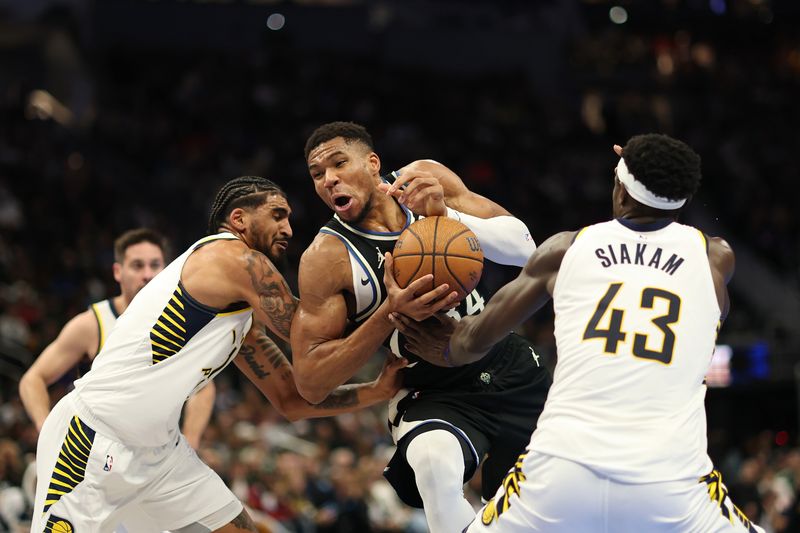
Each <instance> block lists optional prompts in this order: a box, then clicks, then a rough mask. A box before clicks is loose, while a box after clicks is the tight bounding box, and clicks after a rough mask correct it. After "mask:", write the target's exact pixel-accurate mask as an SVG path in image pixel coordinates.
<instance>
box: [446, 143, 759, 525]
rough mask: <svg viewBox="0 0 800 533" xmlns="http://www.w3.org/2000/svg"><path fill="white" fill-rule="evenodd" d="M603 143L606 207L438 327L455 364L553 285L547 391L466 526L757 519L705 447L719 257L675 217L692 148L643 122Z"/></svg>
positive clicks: (473, 356)
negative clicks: (448, 331)
mask: <svg viewBox="0 0 800 533" xmlns="http://www.w3.org/2000/svg"><path fill="white" fill-rule="evenodd" d="M615 150H616V152H617V154H618V155H620V156H621V159H620V160H619V163H618V164H617V167H616V171H615V180H614V192H613V196H612V200H613V202H612V203H613V213H614V216H615V217H616V218H615V220H611V221H609V222H604V223H601V224H595V225H593V226H589V227H587V228H584V229H583V230H581V231H579V232H564V233H559V234H557V235H555V236H553V237H551V238H550V239H548V240H547V241H546V242H545V243H543V244H542V246H541V247H540V248H539V249H538V250H537V251H536V253H535V254H534V255H533V256H532V257H531V259H530V261H528V264H527V265H526V266H525V268H524V270H523V272H522V273H521V274H520V276H519V277H518V278H517V279H516V280H515V281H513V282H511V283H510V284H508V285H506V286H505V287H504V288H502V289H501V290H500V291H498V292H497V294H496V295H495V296H494V297H493V298H492V300H491V301H490V302H489V304H488V305H487V306H486V309H485V310H484V312H483V313H481V315H480V316H478V317H475V318H474V319H472V318H471V319H467V320H464V321H462V322H461V323H460V324H459V325H458V326H457V328H456V331H455V334H454V335H453V337H452V339H451V351H450V357H451V359H452V361H453V362H454V363H456V364H471V363H472V362H473V361H476V360H480V358H481V357H483V356H484V354H486V353H487V352H488V350H489V349H490V347H491V345H492V343H493V342H495V341H496V340H497V339H500V338H502V337H503V336H504V335H505V334H506V333H507V332H508V331H509V330H511V329H512V328H514V327H516V326H517V325H518V324H519V323H521V322H522V321H523V320H525V319H526V318H527V317H528V316H530V314H531V313H533V312H534V311H535V310H537V309H538V308H540V307H541V306H542V305H543V304H544V303H545V302H547V300H549V299H550V297H551V296H552V298H553V306H554V309H555V337H556V344H557V348H558V362H557V365H556V370H555V376H554V383H553V388H552V390H551V391H550V395H549V397H548V399H547V404H546V406H545V409H544V412H543V413H542V416H541V418H540V420H539V425H538V427H537V429H536V431H534V433H533V436H532V437H531V441H530V445H529V447H528V451H527V452H526V454H524V455H523V456H520V458H519V460H518V461H517V463H516V465H515V466H514V468H513V469H512V470H511V471H510V473H509V474H508V476H507V477H506V479H505V480H504V482H503V485H502V487H501V488H500V489H499V490H498V491H497V494H496V495H495V498H494V499H493V500H491V501H490V502H489V503H488V504H487V505H486V507H484V509H483V512H482V513H481V514H479V516H478V517H477V519H476V520H475V522H474V523H473V524H472V525H471V526H470V527H469V528H468V531H470V532H480V531H484V532H488V531H503V532H516V531H520V532H521V531H565V532H567V531H568V532H570V533H574V532H583V531H597V530H598V527H600V528H602V529H603V530H607V531H631V532H633V531H648V532H666V531H670V532H675V533H678V532H681V533H682V532H696V533H707V532H717V531H720V532H721V531H749V532H751V533H752V532H756V531H762V530H761V529H760V528H758V527H757V526H755V525H754V524H752V523H751V522H750V521H749V520H748V519H747V517H746V516H745V515H744V513H742V512H741V511H740V510H739V509H738V508H737V507H736V506H735V505H733V503H732V502H731V500H730V498H728V496H727V489H726V487H725V485H724V484H723V483H722V479H721V476H720V475H719V473H718V472H717V471H715V470H712V468H713V466H712V464H711V460H710V459H709V457H708V455H707V452H706V449H707V442H706V418H705V406H704V398H705V390H706V386H705V380H704V376H705V373H706V371H707V370H708V367H709V364H710V361H711V354H712V353H713V351H714V344H715V339H716V336H717V331H718V328H719V326H720V321H721V320H722V319H724V318H725V316H726V314H727V312H728V307H729V300H728V292H727V288H726V284H727V282H728V281H729V280H730V278H731V276H732V275H733V269H734V255H733V251H732V250H731V249H730V247H729V246H728V244H727V243H726V242H725V241H723V240H722V239H720V238H708V237H706V236H705V234H703V232H701V231H700V230H698V229H696V228H693V227H691V226H684V225H681V224H679V223H677V222H676V219H677V216H678V214H679V212H680V208H681V207H683V205H684V204H685V203H686V202H687V201H688V200H689V199H690V198H691V197H692V195H693V194H694V193H695V191H696V190H697V188H698V186H699V184H700V157H699V156H698V155H697V154H696V153H695V152H694V151H693V150H692V149H691V148H689V147H688V146H687V145H686V144H684V143H682V142H680V141H677V140H675V139H672V138H670V137H667V136H665V135H656V134H649V135H639V136H636V137H633V138H631V139H630V140H629V141H628V143H627V144H626V145H625V148H624V150H623V149H622V148H620V147H619V146H615ZM456 530H457V529H456V528H453V531H456Z"/></svg>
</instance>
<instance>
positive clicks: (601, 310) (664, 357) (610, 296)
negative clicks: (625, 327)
mask: <svg viewBox="0 0 800 533" xmlns="http://www.w3.org/2000/svg"><path fill="white" fill-rule="evenodd" d="M621 287H622V283H612V284H611V285H609V286H608V290H607V291H606V293H605V294H604V295H603V297H602V298H601V299H600V302H598V304H597V309H595V311H594V314H593V315H592V318H590V319H589V323H588V324H587V325H586V330H585V331H584V332H583V338H584V340H587V339H605V341H606V342H605V352H606V353H607V354H613V355H616V353H617V350H618V349H619V344H620V343H621V342H625V339H626V338H627V336H628V333H627V332H625V331H622V318H623V316H624V315H625V311H624V310H622V309H613V308H612V309H609V307H610V306H611V303H612V302H613V300H614V298H615V297H616V296H617V293H618V292H619V290H620V288H621ZM657 299H663V300H666V301H667V302H668V305H667V314H666V315H661V316H657V317H654V318H651V319H650V321H651V322H652V323H653V324H654V325H655V326H656V327H657V328H658V329H659V330H661V333H662V334H663V337H662V340H663V342H662V344H661V349H660V350H651V349H649V348H648V347H647V339H648V336H647V335H645V334H642V333H634V334H633V350H632V353H633V355H634V356H636V357H640V358H642V359H651V360H653V361H658V362H660V363H663V364H665V365H668V364H670V363H671V362H672V353H673V351H674V349H675V332H674V331H672V328H670V325H671V324H674V323H676V322H677V321H678V317H679V316H680V312H681V299H680V297H679V296H678V295H677V294H674V293H671V292H669V291H665V290H664V289H656V288H653V287H648V288H646V289H644V290H643V291H642V299H641V302H640V309H653V307H654V306H655V301H656V300H657ZM640 309H636V310H634V312H639V311H640ZM609 311H611V316H610V317H609V320H608V327H607V328H606V329H602V328H601V327H600V322H601V321H602V320H603V317H604V316H605V315H606V313H608V312H609Z"/></svg>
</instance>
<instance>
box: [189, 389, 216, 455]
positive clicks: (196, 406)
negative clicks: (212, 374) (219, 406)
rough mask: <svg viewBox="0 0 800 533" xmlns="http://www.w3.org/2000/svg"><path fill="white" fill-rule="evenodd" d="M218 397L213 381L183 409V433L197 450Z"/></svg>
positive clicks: (190, 399)
mask: <svg viewBox="0 0 800 533" xmlns="http://www.w3.org/2000/svg"><path fill="white" fill-rule="evenodd" d="M216 396H217V388H216V386H215V385H214V382H213V381H209V382H208V385H206V386H205V387H203V388H202V389H200V390H199V391H198V392H197V394H195V395H194V396H192V397H191V398H189V400H188V401H187V402H186V406H185V407H184V408H183V428H182V429H181V432H182V433H183V436H184V437H186V440H187V441H188V442H189V444H190V445H191V447H192V448H194V449H195V450H196V449H197V448H198V447H199V446H200V439H201V438H202V437H203V431H205V430H206V426H207V425H208V421H209V419H210V418H211V412H212V411H213V410H214V399H215V398H216Z"/></svg>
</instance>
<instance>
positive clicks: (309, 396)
mask: <svg viewBox="0 0 800 533" xmlns="http://www.w3.org/2000/svg"><path fill="white" fill-rule="evenodd" d="M297 392H298V393H299V394H300V396H302V397H303V399H304V400H305V401H307V402H308V403H310V404H312V405H317V404H318V403H321V402H322V401H323V400H325V398H327V397H328V394H330V391H326V390H324V389H323V388H321V387H314V386H309V385H303V384H301V383H300V382H299V381H298V383H297Z"/></svg>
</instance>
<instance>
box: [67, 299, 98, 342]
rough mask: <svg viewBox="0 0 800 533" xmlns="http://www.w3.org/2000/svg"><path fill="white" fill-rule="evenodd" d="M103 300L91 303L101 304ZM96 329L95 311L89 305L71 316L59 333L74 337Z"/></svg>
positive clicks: (90, 332) (93, 331)
mask: <svg viewBox="0 0 800 533" xmlns="http://www.w3.org/2000/svg"><path fill="white" fill-rule="evenodd" d="M102 303H103V301H100V302H96V303H94V304H92V305H99V304H102ZM96 331H97V316H96V315H95V312H94V310H93V308H92V306H90V307H89V308H88V309H86V310H85V311H83V312H81V313H78V314H77V315H75V316H74V317H72V318H71V319H70V320H69V321H68V322H67V323H66V324H64V327H63V328H61V335H62V336H64V335H66V336H70V337H72V336H74V337H75V338H81V337H85V336H87V335H92V334H93V333H95V332H96Z"/></svg>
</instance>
